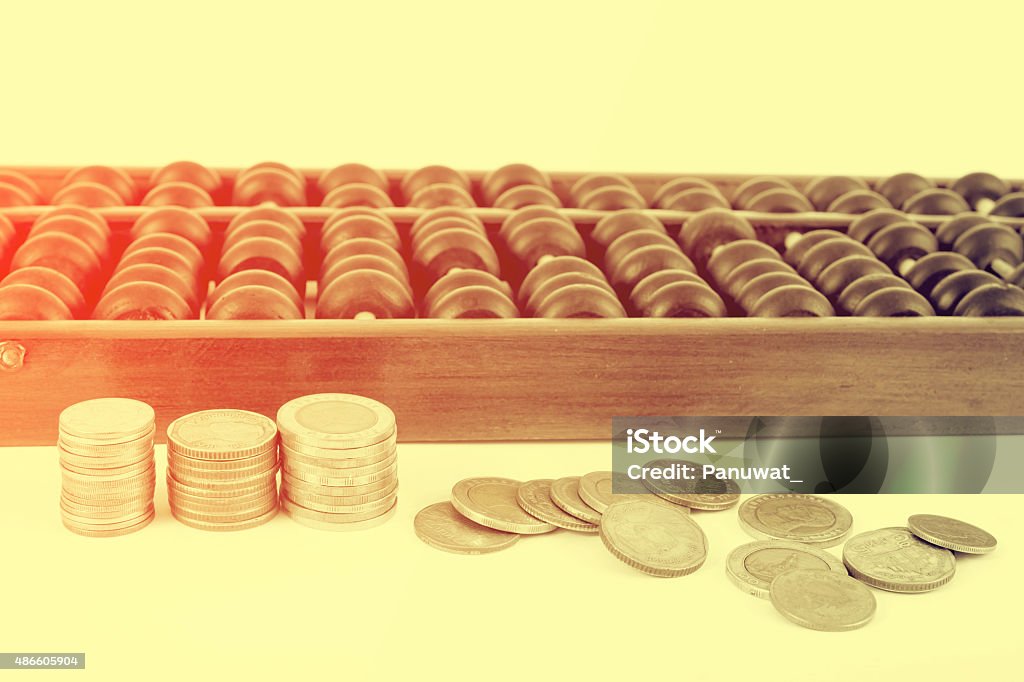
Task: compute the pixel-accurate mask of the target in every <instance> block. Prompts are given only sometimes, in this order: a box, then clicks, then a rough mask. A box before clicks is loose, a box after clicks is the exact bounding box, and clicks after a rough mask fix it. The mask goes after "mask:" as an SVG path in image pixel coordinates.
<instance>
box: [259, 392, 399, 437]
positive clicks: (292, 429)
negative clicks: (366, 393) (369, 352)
mask: <svg viewBox="0 0 1024 682" xmlns="http://www.w3.org/2000/svg"><path fill="white" fill-rule="evenodd" d="M277 424H278V428H279V429H280V430H281V433H282V434H283V435H284V434H287V437H288V439H289V440H290V441H292V442H295V443H305V444H308V445H311V446H313V447H317V448H326V447H332V448H354V447H363V446H367V445H373V444H375V443H379V442H380V441H382V440H385V439H386V438H387V437H388V436H389V435H390V434H391V432H392V431H394V430H395V415H394V413H393V412H392V411H391V409H390V408H388V406H387V405H384V404H383V403H379V402H377V401H376V400H373V399H371V398H364V397H362V396H358V395H351V394H348V393H319V394H315V395H307V396H303V397H301V398H296V399H295V400H291V401H289V402H287V403H285V404H284V405H283V406H281V409H279V410H278V411H277Z"/></svg>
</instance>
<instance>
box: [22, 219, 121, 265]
mask: <svg viewBox="0 0 1024 682" xmlns="http://www.w3.org/2000/svg"><path fill="white" fill-rule="evenodd" d="M47 232H62V233H64V234H69V235H71V236H73V237H78V238H79V239H81V240H82V241H83V242H85V243H86V244H87V245H88V246H89V248H90V249H92V252H93V253H95V254H96V257H97V258H99V259H100V262H101V263H106V262H107V261H108V260H109V259H110V243H109V236H108V234H107V233H106V232H104V231H103V230H101V229H100V228H98V227H97V226H96V224H95V223H92V222H90V221H89V220H86V219H85V218H80V217H78V216H70V215H68V216H57V217H54V218H50V219H48V220H44V221H39V222H37V223H36V224H34V225H33V226H32V228H31V229H30V230H29V233H28V236H29V237H34V236H35V235H37V234H45V233H47Z"/></svg>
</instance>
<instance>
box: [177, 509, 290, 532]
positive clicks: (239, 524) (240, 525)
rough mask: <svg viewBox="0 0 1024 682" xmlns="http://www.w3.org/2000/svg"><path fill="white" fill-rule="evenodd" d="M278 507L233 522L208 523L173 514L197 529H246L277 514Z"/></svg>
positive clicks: (261, 523) (186, 524) (260, 524)
mask: <svg viewBox="0 0 1024 682" xmlns="http://www.w3.org/2000/svg"><path fill="white" fill-rule="evenodd" d="M277 511H278V507H274V508H273V509H271V510H270V511H269V512H267V513H266V514H264V515H262V516H257V517H256V518H254V519H249V520H247V521H236V522H234V523H210V522H208V521H198V520H196V519H189V518H182V517H179V516H175V518H176V519H177V520H178V522H179V523H181V524H183V525H185V526H189V527H190V528H197V529H199V530H212V531H232V530H246V529H248V528H255V527H256V526H262V525H263V524H264V523H266V522H267V521H270V520H271V519H272V518H274V517H275V516H277Z"/></svg>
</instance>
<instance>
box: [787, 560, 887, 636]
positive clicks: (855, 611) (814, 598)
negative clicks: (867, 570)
mask: <svg viewBox="0 0 1024 682" xmlns="http://www.w3.org/2000/svg"><path fill="white" fill-rule="evenodd" d="M770 598H771V602H772V605H773V606H774V607H775V609H776V610H777V611H778V612H779V613H781V614H782V615H783V616H785V617H786V618H788V619H789V620H791V621H793V622H794V623H796V624H797V625H802V626H803V627H805V628H810V629H812V630H825V631H829V632H841V631H845V630H854V629H856V628H859V627H863V626H864V625H866V624H867V623H868V621H870V620H871V618H872V616H874V615H875V595H873V594H871V590H869V589H868V588H866V587H864V585H863V584H861V583H860V582H858V581H856V580H854V579H853V578H851V577H849V576H847V575H845V574H842V573H837V572H833V571H822V570H818V569H814V568H810V569H804V568H801V569H795V570H791V571H786V572H785V573H782V574H781V575H779V576H778V577H776V578H775V579H774V580H772V583H771V594H770Z"/></svg>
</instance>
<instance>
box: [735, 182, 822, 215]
mask: <svg viewBox="0 0 1024 682" xmlns="http://www.w3.org/2000/svg"><path fill="white" fill-rule="evenodd" d="M745 208H746V209H747V210H748V211H764V212H765V213H804V212H810V211H813V210H814V206H812V205H811V202H809V201H808V200H807V197H805V196H804V195H803V194H800V192H797V191H796V190H795V189H792V188H790V187H773V188H771V189H766V190H765V191H763V192H761V193H760V194H755V195H754V196H753V197H751V198H750V199H749V200H747V203H746V206H745Z"/></svg>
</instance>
